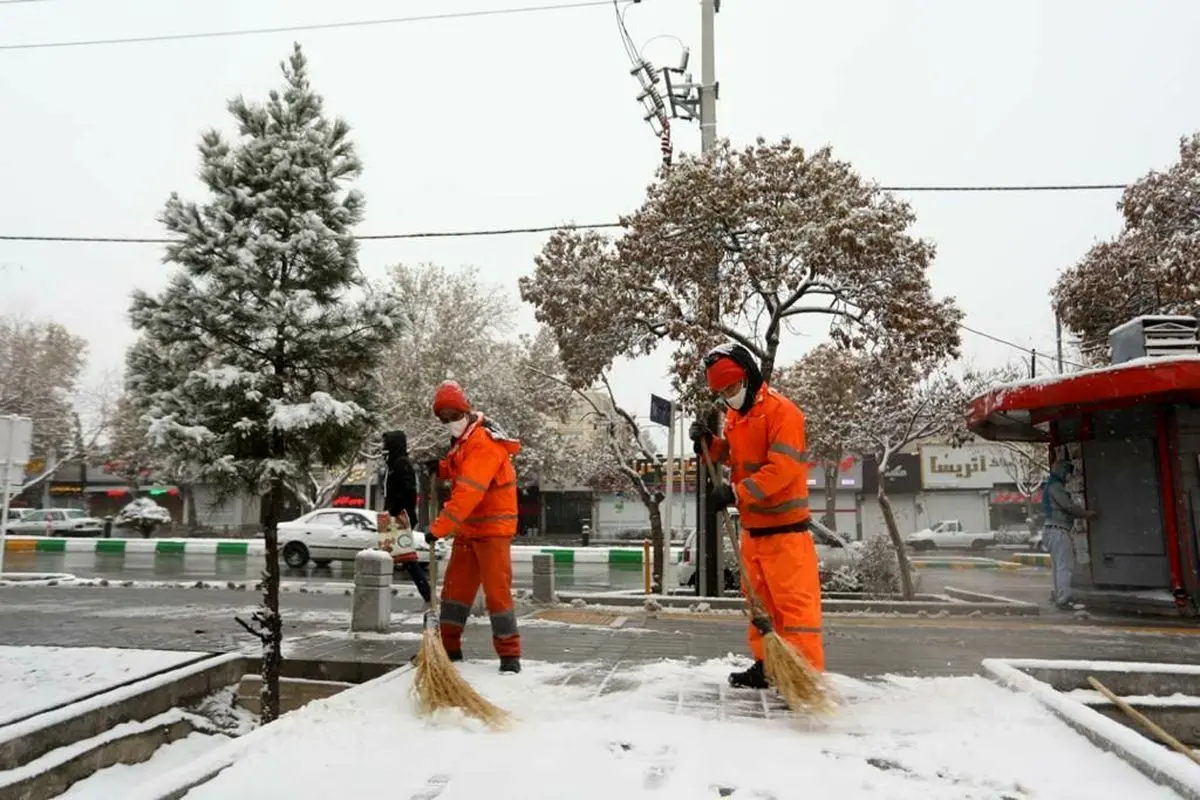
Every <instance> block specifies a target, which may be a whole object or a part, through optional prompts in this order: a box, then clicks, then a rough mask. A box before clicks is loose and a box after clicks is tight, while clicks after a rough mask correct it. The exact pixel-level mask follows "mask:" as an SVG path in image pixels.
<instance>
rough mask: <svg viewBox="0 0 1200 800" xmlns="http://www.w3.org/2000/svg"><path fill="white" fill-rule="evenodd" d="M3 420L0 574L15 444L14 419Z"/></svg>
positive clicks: (2, 563) (6, 529)
mask: <svg viewBox="0 0 1200 800" xmlns="http://www.w3.org/2000/svg"><path fill="white" fill-rule="evenodd" d="M4 422H5V424H7V425H8V452H7V453H5V454H4V511H3V516H0V575H3V574H4V547H5V544H4V537H5V535H6V534H7V533H8V501H9V497H10V496H11V495H12V462H13V457H14V456H13V450H14V449H15V448H16V446H17V426H16V424H15V422H16V419H15V418H14V417H9V418H8V419H6V420H5V421H4Z"/></svg>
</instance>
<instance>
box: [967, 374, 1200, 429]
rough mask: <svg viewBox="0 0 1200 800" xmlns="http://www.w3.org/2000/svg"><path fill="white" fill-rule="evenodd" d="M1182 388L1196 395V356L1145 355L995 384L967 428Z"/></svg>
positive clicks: (973, 409) (973, 408)
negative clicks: (1041, 376)
mask: <svg viewBox="0 0 1200 800" xmlns="http://www.w3.org/2000/svg"><path fill="white" fill-rule="evenodd" d="M1187 392H1195V393H1197V394H1200V354H1196V353H1189V354H1185V355H1177V356H1147V357H1143V358H1135V359H1132V360H1130V361H1125V362H1123V363H1120V364H1108V365H1106V366H1103V367H1097V368H1095V369H1086V370H1082V371H1080V372H1072V373H1068V374H1065V375H1047V376H1046V377H1043V378H1031V379H1029V380H1023V381H1014V382H1011V383H1004V384H1000V385H999V386H995V387H993V388H992V389H990V390H988V391H987V392H985V393H984V394H982V395H979V396H978V397H976V398H975V399H974V400H972V401H971V405H970V409H969V411H968V413H967V426H968V427H969V428H971V430H972V431H974V432H976V433H978V434H980V435H984V436H985V437H986V436H987V433H988V431H987V430H986V428H987V427H989V426H997V425H1002V424H1003V423H1004V422H1006V421H1007V422H1008V423H1009V424H1010V426H1011V424H1012V422H1013V420H1012V415H1014V414H1024V415H1026V416H1027V415H1028V412H1031V411H1041V410H1049V409H1055V408H1063V407H1070V406H1084V405H1098V404H1103V403H1105V402H1111V401H1114V400H1127V399H1136V398H1147V399H1149V398H1151V397H1155V396H1159V395H1166V394H1170V393H1187ZM1005 418H1008V419H1007V420H1006V419H1005ZM987 438H992V437H987Z"/></svg>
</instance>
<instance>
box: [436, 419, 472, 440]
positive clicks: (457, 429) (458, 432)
mask: <svg viewBox="0 0 1200 800" xmlns="http://www.w3.org/2000/svg"><path fill="white" fill-rule="evenodd" d="M470 422H471V418H470V417H469V416H467V417H463V418H462V419H456V420H454V422H443V423H442V424H443V425H445V426H446V430H447V431H448V432H449V433H450V435H451V436H452V437H454V438H455V439H457V438H458V437H460V436H462V435H463V431H465V430H466V429H467V425H468V424H470Z"/></svg>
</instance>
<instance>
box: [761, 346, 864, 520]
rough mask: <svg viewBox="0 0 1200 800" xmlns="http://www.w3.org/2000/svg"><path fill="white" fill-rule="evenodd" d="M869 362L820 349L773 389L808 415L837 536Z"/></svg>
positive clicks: (779, 377) (813, 453)
mask: <svg viewBox="0 0 1200 800" xmlns="http://www.w3.org/2000/svg"><path fill="white" fill-rule="evenodd" d="M868 363H869V362H868V361H867V359H866V358H865V357H863V356H862V355H859V354H857V353H854V352H853V351H850V350H847V349H846V348H844V347H840V346H838V345H836V344H822V345H818V346H817V347H815V348H813V349H812V350H810V351H809V352H808V353H807V354H806V355H805V356H804V357H803V358H801V359H800V360H799V361H797V362H796V363H795V364H792V365H791V366H788V367H781V368H780V369H778V370H776V372H775V378H774V381H773V383H774V386H775V388H776V389H778V390H779V391H781V392H783V394H785V395H786V396H787V397H788V398H790V399H791V400H792V402H794V403H796V405H798V406H800V410H801V411H803V412H804V421H805V427H806V435H807V441H808V454H809V457H810V458H811V459H812V461H813V463H817V464H820V465H821V467H822V469H823V471H824V474H825V486H824V492H825V516H824V521H825V525H826V526H827V527H829V528H831V529H833V530H837V487H838V470H839V468H840V465H841V463H842V460H843V459H844V458H845V456H846V455H847V453H848V452H849V443H850V442H852V441H853V439H854V433H855V430H856V428H855V425H856V424H857V418H858V415H859V414H860V413H861V410H860V404H861V403H862V400H863V393H864V391H865V382H866V376H865V375H864V371H865V369H866V367H867V364H868Z"/></svg>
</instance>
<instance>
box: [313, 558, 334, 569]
mask: <svg viewBox="0 0 1200 800" xmlns="http://www.w3.org/2000/svg"><path fill="white" fill-rule="evenodd" d="M313 563H314V564H316V565H317V566H318V567H328V566H329V565H330V564H331V563H333V562H332V561H330V560H329V559H328V558H322V559H320V560H319V561H318V560H317V559H315V558H314V559H313Z"/></svg>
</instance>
